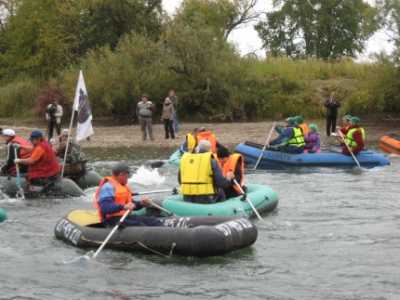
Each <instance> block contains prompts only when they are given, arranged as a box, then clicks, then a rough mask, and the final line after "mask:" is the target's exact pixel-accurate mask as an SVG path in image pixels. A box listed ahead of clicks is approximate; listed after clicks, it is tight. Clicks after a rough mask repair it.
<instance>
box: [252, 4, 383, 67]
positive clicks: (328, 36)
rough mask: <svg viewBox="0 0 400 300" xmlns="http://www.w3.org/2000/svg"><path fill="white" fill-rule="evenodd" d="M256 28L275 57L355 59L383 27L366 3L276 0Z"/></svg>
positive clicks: (373, 10) (267, 48) (373, 8)
mask: <svg viewBox="0 0 400 300" xmlns="http://www.w3.org/2000/svg"><path fill="white" fill-rule="evenodd" d="M274 8H275V10H274V11H272V12H268V13H266V17H267V19H266V21H261V22H259V23H258V24H257V26H256V29H257V31H258V33H259V36H260V37H261V39H262V40H263V43H264V48H265V49H266V50H267V51H268V52H269V53H270V54H271V55H274V56H277V55H282V54H283V55H288V56H290V57H304V56H306V57H317V58H322V59H336V58H340V57H342V56H352V57H353V56H355V55H356V54H357V53H358V52H361V51H362V50H363V49H364V47H365V42H366V41H367V40H368V38H369V37H371V35H372V34H373V33H374V32H375V31H376V30H377V29H378V28H379V25H378V24H379V22H378V11H377V9H376V8H375V7H372V6H371V5H369V4H368V3H366V2H365V1H363V0H353V1H348V0H307V1H305V0H275V1H274Z"/></svg>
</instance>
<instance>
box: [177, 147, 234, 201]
mask: <svg viewBox="0 0 400 300" xmlns="http://www.w3.org/2000/svg"><path fill="white" fill-rule="evenodd" d="M234 178H235V175H234V173H233V172H232V171H230V172H228V173H227V174H226V176H224V175H223V173H222V170H221V167H220V166H219V163H218V161H217V159H216V158H215V155H214V154H213V153H212V152H211V143H210V142H209V141H207V140H202V141H200V142H199V145H198V146H197V153H189V152H186V153H185V154H183V156H182V159H181V164H180V169H179V173H178V181H179V183H180V185H181V193H182V195H183V199H184V201H188V202H193V203H203V204H207V203H215V202H217V201H223V200H225V198H226V197H225V193H224V189H226V188H229V187H230V186H232V179H234Z"/></svg>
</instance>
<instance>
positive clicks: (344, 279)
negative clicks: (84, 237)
mask: <svg viewBox="0 0 400 300" xmlns="http://www.w3.org/2000/svg"><path fill="white" fill-rule="evenodd" d="M132 165H135V166H138V165H140V163H139V162H136V163H135V162H132ZM108 166H109V164H108V163H107V162H100V163H97V164H96V165H95V167H96V168H98V169H100V170H104V169H107V167H108ZM399 170H400V158H393V159H392V165H391V166H389V167H385V168H375V169H372V170H367V171H364V172H362V173H361V174H359V173H357V172H353V171H351V170H340V169H314V170H305V169H298V170H293V171H292V172H287V171H286V172H278V171H274V172H257V173H255V174H249V175H248V176H247V181H248V182H254V183H261V184H268V185H270V186H271V187H272V188H273V189H275V190H276V191H277V192H278V194H279V198H280V202H279V206H278V209H277V210H276V211H275V212H274V213H272V214H269V215H265V216H264V218H265V222H264V223H260V222H258V221H255V222H256V224H257V225H258V229H259V238H258V240H257V242H256V243H255V244H254V245H253V246H252V247H251V248H249V249H245V250H242V251H238V252H234V253H231V254H229V255H225V256H222V257H213V258H205V259H199V258H185V257H172V258H169V259H167V258H163V257H159V256H156V255H146V254H132V253H125V252H117V251H111V250H104V251H103V252H102V253H101V254H100V255H99V257H98V260H97V261H95V262H93V261H91V262H86V263H85V262H80V263H74V264H63V261H65V260H68V259H72V258H74V257H77V256H79V255H82V254H84V253H85V251H84V250H80V249H77V248H74V247H72V246H68V245H66V244H64V243H63V242H61V241H58V240H56V239H55V238H54V235H53V229H54V225H55V224H56V222H57V220H58V219H59V218H61V217H62V216H63V215H65V214H66V213H67V212H68V211H69V210H72V209H76V208H91V203H90V201H88V200H86V199H84V198H78V199H54V200H34V201H26V202H23V201H17V200H13V199H6V198H3V199H2V200H0V207H3V208H5V209H6V210H7V211H8V215H9V220H8V221H7V222H5V223H2V224H0V299H1V300H4V299H7V300H8V299H10V300H11V299H38V300H39V299H40V300H42V299H68V300H71V299H121V300H128V299H249V300H250V299H374V300H375V299H400V269H399V267H400V258H399V255H400V234H399V232H400V210H399V209H400V197H399V194H400V176H399V175H400V174H399ZM160 173H161V174H162V175H163V176H165V177H166V181H165V182H164V183H162V184H161V185H158V186H157V187H156V188H157V189H159V188H166V187H174V186H176V184H177V183H176V169H174V168H172V167H163V168H161V169H160ZM134 188H135V189H136V190H145V189H147V190H148V189H151V188H154V186H147V187H144V186H139V185H134ZM88 193H89V192H88ZM89 194H90V193H89Z"/></svg>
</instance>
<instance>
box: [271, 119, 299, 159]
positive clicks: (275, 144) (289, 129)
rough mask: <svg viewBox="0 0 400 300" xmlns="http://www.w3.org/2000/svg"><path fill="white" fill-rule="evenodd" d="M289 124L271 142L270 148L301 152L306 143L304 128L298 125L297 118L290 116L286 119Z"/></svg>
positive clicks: (287, 151)
mask: <svg viewBox="0 0 400 300" xmlns="http://www.w3.org/2000/svg"><path fill="white" fill-rule="evenodd" d="M286 122H287V126H286V128H285V129H284V130H283V131H282V132H281V133H280V134H279V136H278V137H277V138H276V139H274V140H273V141H271V142H270V147H269V149H270V150H274V151H282V152H286V153H291V154H300V153H303V151H304V146H305V145H306V143H305V141H304V135H303V130H302V129H301V128H300V127H298V126H297V123H296V119H295V118H294V117H289V118H287V119H286Z"/></svg>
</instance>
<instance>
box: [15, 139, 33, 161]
mask: <svg viewBox="0 0 400 300" xmlns="http://www.w3.org/2000/svg"><path fill="white" fill-rule="evenodd" d="M10 143H12V144H18V145H19V153H18V158H23V159H24V158H29V157H30V156H31V153H32V149H33V145H32V144H31V142H29V141H28V140H26V139H24V138H22V137H20V136H15V137H13V138H12V139H11V140H10Z"/></svg>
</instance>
